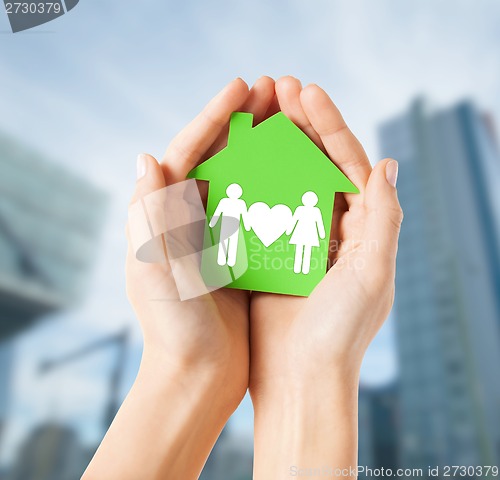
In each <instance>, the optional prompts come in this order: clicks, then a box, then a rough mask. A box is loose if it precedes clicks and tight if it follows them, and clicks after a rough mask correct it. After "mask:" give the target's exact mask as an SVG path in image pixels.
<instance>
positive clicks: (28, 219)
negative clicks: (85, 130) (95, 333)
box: [0, 134, 107, 432]
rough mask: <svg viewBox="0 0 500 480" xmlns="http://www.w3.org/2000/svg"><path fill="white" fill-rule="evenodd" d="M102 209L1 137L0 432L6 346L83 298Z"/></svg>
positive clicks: (52, 168) (83, 186)
mask: <svg viewBox="0 0 500 480" xmlns="http://www.w3.org/2000/svg"><path fill="white" fill-rule="evenodd" d="M106 203H107V202H106V196H105V195H104V193H103V192H102V191H100V190H98V189H96V188H95V187H94V186H92V185H90V184H89V183H88V182H87V181H85V180H83V179H81V178H79V177H78V176H76V175H74V174H72V173H70V172H69V171H68V170H66V169H64V168H62V167H61V166H59V165H57V164H54V163H52V162H49V161H47V160H45V159H44V158H42V157H41V156H40V155H39V154H38V153H37V152H33V151H31V150H29V149H27V148H26V147H25V146H24V145H23V144H22V143H20V142H18V141H15V140H13V139H11V138H9V137H7V136H5V135H1V134H0V359H1V363H2V366H1V373H0V432H1V422H2V418H3V417H4V414H5V409H6V408H7V407H6V401H5V398H6V396H7V392H8V383H9V370H10V364H11V360H12V359H11V348H12V347H11V345H10V343H9V339H10V338H11V337H12V336H13V335H14V334H15V333H17V332H19V331H21V330H22V329H24V328H26V327H28V326H29V325H30V324H32V323H33V322H34V321H36V320H37V319H38V318H40V317H41V316H42V315H44V314H47V313H49V312H52V311H56V310H58V309H61V308H64V307H65V306H68V305H71V304H73V303H74V302H75V301H77V300H78V299H80V298H81V296H82V293H83V292H84V291H85V280H86V275H85V274H86V272H87V270H88V267H89V266H90V264H91V262H92V260H93V258H94V256H95V255H94V254H95V247H96V240H97V238H98V233H99V231H100V228H101V225H102V221H103V210H104V206H105V204H106Z"/></svg>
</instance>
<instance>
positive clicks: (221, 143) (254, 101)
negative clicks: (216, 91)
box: [206, 76, 274, 158]
mask: <svg viewBox="0 0 500 480" xmlns="http://www.w3.org/2000/svg"><path fill="white" fill-rule="evenodd" d="M273 97H274V80H273V79H272V78H271V77H266V76H264V77H261V78H259V79H258V80H257V81H256V82H255V84H254V85H253V87H252V88H251V89H250V93H249V94H248V98H247V100H246V102H245V104H244V105H243V106H242V107H241V108H240V111H241V112H248V113H253V124H254V125H257V124H258V123H260V122H262V120H265V119H266V118H267V116H266V113H267V110H268V108H269V106H270V105H271V102H272V100H273ZM228 132H229V124H228V125H226V126H225V127H224V128H223V129H222V131H221V132H220V134H219V136H218V137H217V139H216V140H215V142H214V143H213V145H212V146H211V147H210V148H209V150H208V151H207V154H206V157H207V158H210V157H211V156H212V155H215V154H216V153H217V152H218V151H220V150H222V149H223V148H224V147H225V146H226V145H227V136H228Z"/></svg>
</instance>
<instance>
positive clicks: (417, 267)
mask: <svg viewBox="0 0 500 480" xmlns="http://www.w3.org/2000/svg"><path fill="white" fill-rule="evenodd" d="M499 24H500V3H498V2H497V1H496V0H479V1H477V2H470V1H462V0H443V1H440V2H435V1H431V0H421V1H419V2H398V1H396V0H377V1H372V0H365V1H350V2H342V1H340V0H334V1H332V0H313V1H307V2H306V1H299V0H292V1H287V2H285V1H283V0H278V1H276V2H265V1H264V0H255V1H253V2H246V3H242V2H230V1H229V0H224V1H220V2H203V3H202V2H171V1H166V2H165V1H160V0H145V1H143V2H140V5H139V3H137V2H113V3H111V2H98V1H97V0H82V1H81V2H80V3H79V5H78V6H77V8H75V9H74V10H72V11H71V12H70V13H68V14H67V15H64V16H63V17H61V18H59V19H58V20H56V21H54V22H51V23H50V24H46V25H44V26H41V27H38V28H36V29H34V30H31V31H27V32H25V33H18V34H15V35H14V34H12V33H10V30H9V25H8V20H7V17H6V15H4V14H3V13H1V12H0V34H1V35H0V43H1V47H0V71H1V75H0V87H1V90H0V91H1V93H0V109H1V112H2V113H3V114H2V115H1V116H0V478H1V479H6V480H73V479H78V478H79V477H80V475H81V474H82V472H83V470H84V468H85V466H86V464H87V463H88V461H89V460H90V458H91V456H92V454H93V452H94V451H95V448H96V446H97V445H98V444H99V441H100V439H101V438H102V436H103V434H104V432H105V430H106V428H107V426H108V425H109V422H110V420H111V418H112V417H113V415H114V413H115V411H116V409H117V406H118V405H119V404H120V402H121V400H122V399H123V397H124V395H125V393H126V392H127V390H128V388H129V387H130V385H131V383H132V382H133V379H134V376H135V373H136V371H137V368H138V363H139V360H140V356H141V348H142V347H141V336H140V332H139V329H138V326H137V323H136V321H135V319H134V316H133V313H132V311H131V309H130V307H129V305H128V302H127V299H126V296H125V288H124V274H123V261H124V257H125V249H126V244H125V238H124V234H123V232H124V225H125V222H126V215H127V204H128V199H129V196H130V194H131V192H132V189H133V185H134V181H135V157H136V155H137V154H138V153H140V152H143V151H147V152H149V153H152V154H154V155H156V156H157V157H161V155H162V152H163V150H164V149H165V147H166V145H167V144H168V142H169V140H170V139H171V138H172V136H173V135H174V134H175V133H176V132H177V131H178V130H179V129H180V128H181V127H182V126H184V125H185V124H186V123H187V122H188V121H189V120H190V119H191V118H192V117H193V116H194V115H195V114H196V113H197V112H198V111H199V110H200V109H201V108H202V106H203V105H204V104H205V103H206V102H207V101H208V100H209V99H210V98H211V97H212V96H213V95H214V94H215V93H216V92H217V91H218V90H219V89H221V88H222V87H223V86H224V84H225V83H227V82H228V81H229V80H231V79H233V78H234V77H236V76H241V77H243V78H244V79H245V80H247V81H248V82H249V83H252V82H253V81H255V80H256V78H258V76H260V75H262V74H267V75H271V76H273V77H275V78H277V77H279V76H281V75H286V74H292V75H295V76H297V77H298V78H300V79H301V80H303V82H304V84H306V83H309V82H315V83H318V84H319V85H321V86H323V87H324V88H325V89H326V90H327V91H328V92H329V93H330V94H331V96H332V98H333V99H334V100H335V102H336V103H337V105H338V106H339V108H340V109H341V111H342V112H343V114H344V116H345V118H346V120H347V122H348V123H349V125H350V126H351V128H352V130H353V131H354V132H355V133H356V134H357V136H358V137H359V138H360V140H361V141H362V143H363V144H364V145H365V147H366V150H367V152H368V154H369V157H370V159H371V161H372V162H373V163H375V162H377V161H378V160H379V159H381V158H383V157H385V156H393V157H395V158H397V159H398V160H399V161H400V179H399V182H398V190H399V195H400V199H401V203H402V206H403V208H404V210H405V220H404V225H403V230H402V233H401V242H400V253H399V257H398V266H397V297H396V304H395V308H394V310H393V312H392V314H391V317H390V319H389V321H388V322H387V323H386V325H385V326H384V327H383V329H382V330H381V332H380V333H379V335H378V336H377V338H376V340H375V342H374V343H373V344H372V345H371V346H370V349H369V351H368V353H367V355H366V358H365V362H364V364H363V371H362V385H361V388H360V408H359V417H360V422H359V430H360V440H359V456H360V458H359V463H360V464H362V465H367V466H371V467H373V468H375V467H381V466H384V467H386V468H387V467H389V468H396V467H403V468H416V467H422V468H424V471H425V470H426V468H427V466H428V465H498V464H499V463H500V375H499V374H498V371H499V368H500V157H499V150H498V148H499V147H498V136H497V135H498V126H497V124H496V123H495V122H497V121H499V120H500V94H499V93H500V92H499V85H500V57H499V55H498V52H499V51H500V29H499V28H498V25H499ZM252 421H253V413H252V408H251V402H250V401H249V399H248V398H245V400H244V401H243V403H242V405H241V406H240V408H239V409H238V410H237V412H236V413H235V414H234V415H233V417H232V418H231V420H230V422H229V423H228V425H227V427H226V429H225V430H224V432H223V434H222V435H221V438H220V440H219V442H218V444H217V445H216V448H215V449H214V451H213V454H212V456H211V457H210V459H209V461H208V463H207V466H206V469H205V471H204V473H203V476H202V478H203V479H205V480H215V479H217V480H219V479H221V480H245V479H250V478H251V475H252V473H251V469H252V431H253V425H252Z"/></svg>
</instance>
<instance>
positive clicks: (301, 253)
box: [286, 192, 325, 275]
mask: <svg viewBox="0 0 500 480" xmlns="http://www.w3.org/2000/svg"><path fill="white" fill-rule="evenodd" d="M317 203H318V196H317V195H316V194H315V193H314V192H306V193H304V195H302V205H301V206H300V207H297V208H296V210H295V212H294V214H293V217H292V221H291V222H290V225H289V227H288V228H287V230H286V234H287V235H290V233H292V231H293V235H292V238H290V244H291V245H295V262H294V265H293V271H294V272H295V273H300V272H301V270H302V273H303V274H305V275H307V274H308V273H309V269H310V267H311V250H312V247H319V239H320V238H321V239H323V238H325V226H324V224H323V218H322V216H321V210H320V209H319V208H318V207H316V206H315V205H316V204H317ZM318 235H319V238H318Z"/></svg>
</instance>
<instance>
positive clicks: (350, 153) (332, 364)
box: [249, 77, 403, 478]
mask: <svg viewBox="0 0 500 480" xmlns="http://www.w3.org/2000/svg"><path fill="white" fill-rule="evenodd" d="M276 94H277V99H278V101H279V105H280V108H281V110H282V111H283V113H285V115H287V116H288V117H289V118H290V119H291V120H292V121H293V122H294V123H295V124H296V125H298V126H299V127H300V128H301V129H302V130H303V131H304V132H305V133H306V134H307V135H308V136H309V137H310V138H311V139H312V140H313V141H314V142H315V143H316V144H317V145H318V147H320V148H321V149H322V150H323V151H324V152H325V153H326V154H327V155H329V157H330V158H331V159H332V161H333V162H334V163H335V164H336V165H337V166H338V167H339V168H340V169H341V170H342V172H343V173H344V174H345V175H347V177H348V178H349V179H350V180H351V181H352V182H353V183H354V184H355V185H356V186H357V187H358V189H359V191H360V193H359V194H356V195H355V194H345V195H342V194H337V196H336V199H335V209H334V213H333V221H332V230H331V243H330V245H333V246H335V245H338V246H339V248H338V249H335V248H334V249H332V250H333V251H332V252H331V256H330V258H329V263H330V264H332V265H333V266H332V267H331V268H330V269H329V271H328V273H327V274H326V276H325V278H324V279H323V280H322V281H321V282H320V284H319V285H318V286H317V287H316V288H315V290H314V291H313V292H312V294H311V295H310V296H309V297H308V298H303V297H293V296H286V295H275V294H269V293H261V292H254V293H253V294H252V297H251V307H250V332H251V339H250V345H251V359H252V362H251V366H250V385H249V386H250V394H251V396H252V401H253V403H254V409H255V458H256V460H255V470H254V474H255V478H277V476H278V475H283V474H284V473H285V472H284V470H283V468H285V466H288V467H289V466H290V465H297V462H300V461H303V462H304V465H303V466H306V467H321V466H322V465H326V464H331V463H328V462H333V464H334V465H333V466H335V467H342V468H347V469H349V468H351V467H352V466H355V465H356V460H355V456H356V450H357V449H356V433H357V427H356V421H357V388H358V376H359V369H360V366H361V362H362V359H363V356H364V354H365V351H366V349H367V347H368V345H369V344H370V342H371V341H372V339H373V338H374V336H375V334H376V333H377V331H378V330H379V328H380V327H381V325H382V324H383V322H384V320H385V319H386V317H387V316H388V314H389V311H390V309H391V306H392V303H393V298H394V276H395V260H396V253H397V242H398V236H399V229H400V224H401V221H402V218H403V215H402V211H401V208H400V206H399V203H398V199H397V192H396V189H395V183H396V177H397V163H396V162H395V161H392V160H388V159H387V160H383V161H381V162H380V163H379V164H377V165H376V166H375V168H374V169H373V170H372V168H371V166H370V163H369V161H368V158H367V156H366V154H365V152H364V150H363V148H362V146H361V145H360V143H359V142H358V140H357V139H356V138H355V137H354V135H353V134H352V133H351V131H350V130H349V129H348V127H347V126H346V124H345V122H344V120H343V118H342V116H341V115H340V113H339V111H338V109H337V108H336V107H335V105H334V104H333V102H332V101H331V100H330V98H329V97H328V95H327V94H326V93H325V92H324V91H323V90H322V89H320V88H319V87H318V86H316V85H310V86H308V87H306V88H304V89H302V86H301V84H300V82H299V81H298V80H296V79H295V78H292V77H284V78H282V79H280V80H278V81H277V82H276ZM287 233H288V231H287ZM269 448H274V449H275V450H276V452H277V453H276V456H274V457H273V458H272V459H269V458H268V451H269Z"/></svg>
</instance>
